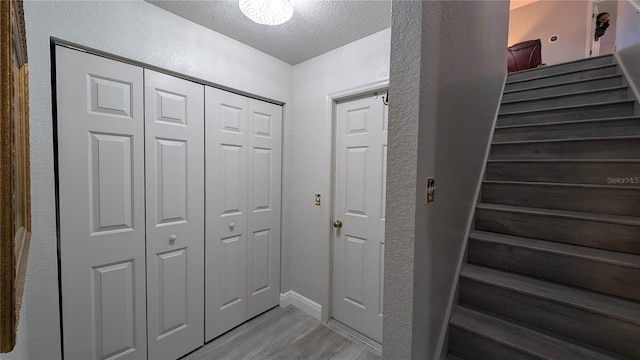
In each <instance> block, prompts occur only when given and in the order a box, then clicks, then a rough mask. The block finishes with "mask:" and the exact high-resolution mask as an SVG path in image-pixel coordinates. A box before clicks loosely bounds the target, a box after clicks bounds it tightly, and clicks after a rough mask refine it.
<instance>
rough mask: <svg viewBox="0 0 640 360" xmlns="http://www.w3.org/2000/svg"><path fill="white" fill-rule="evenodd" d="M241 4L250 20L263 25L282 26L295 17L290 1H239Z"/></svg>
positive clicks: (241, 8)
mask: <svg viewBox="0 0 640 360" xmlns="http://www.w3.org/2000/svg"><path fill="white" fill-rule="evenodd" d="M239 4H240V10H242V12H243V13H244V14H245V15H246V16H247V17H248V18H249V19H251V20H253V21H254V22H257V23H258V24H262V25H280V24H283V23H285V22H287V21H288V20H289V19H291V16H293V3H292V2H291V1H290V0H239Z"/></svg>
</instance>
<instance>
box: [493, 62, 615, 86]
mask: <svg viewBox="0 0 640 360" xmlns="http://www.w3.org/2000/svg"><path fill="white" fill-rule="evenodd" d="M566 64H567V63H564V64H557V65H552V66H546V67H542V68H535V69H528V70H524V71H518V72H515V73H513V74H514V75H516V74H523V73H524V72H526V71H531V72H533V71H537V70H544V69H550V68H552V67H554V66H561V65H566ZM617 66H618V65H617V64H604V65H596V66H591V67H587V68H581V69H570V70H568V71H563V72H559V73H553V74H542V75H540V76H536V77H530V78H525V79H516V80H510V79H509V78H510V77H513V76H511V74H509V75H508V76H507V82H506V84H507V85H511V84H517V83H522V82H527V81H531V80H538V79H546V78H551V77H556V76H561V75H566V74H573V73H579V72H583V71H589V70H597V69H603V68H611V67H617Z"/></svg>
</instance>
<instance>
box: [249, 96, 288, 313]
mask: <svg viewBox="0 0 640 360" xmlns="http://www.w3.org/2000/svg"><path fill="white" fill-rule="evenodd" d="M249 110H250V111H249V124H248V130H249V153H248V174H247V177H248V184H247V185H248V189H247V193H248V194H249V198H248V201H249V208H248V209H249V219H248V226H249V229H248V230H249V231H248V232H247V234H248V239H247V240H248V243H247V246H248V270H247V271H248V284H247V285H248V289H247V290H248V293H247V295H248V297H247V318H252V317H254V316H256V315H258V314H260V313H262V312H264V311H267V310H269V309H271V308H272V307H274V306H276V305H278V303H279V302H280V176H281V175H280V174H281V171H280V167H281V144H282V142H281V139H280V136H281V128H282V107H281V106H278V105H274V104H270V103H267V102H264V101H259V100H254V99H250V100H249Z"/></svg>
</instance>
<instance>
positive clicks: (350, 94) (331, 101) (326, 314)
mask: <svg viewBox="0 0 640 360" xmlns="http://www.w3.org/2000/svg"><path fill="white" fill-rule="evenodd" d="M388 89H389V77H384V78H382V79H379V80H377V81H374V82H370V83H366V84H363V85H360V86H357V87H353V88H349V89H346V90H342V91H338V92H334V93H330V94H328V95H327V97H326V103H327V105H326V106H327V112H326V114H327V122H328V123H329V124H331V126H330V129H331V164H330V166H331V186H330V196H329V198H327V200H328V202H327V205H328V206H329V223H327V226H329V227H330V229H333V227H332V225H331V224H332V223H333V219H334V218H335V214H334V205H335V202H336V199H335V196H336V195H335V194H336V181H337V179H336V176H337V173H336V141H337V134H336V131H337V103H338V102H340V101H343V100H347V99H350V98H356V97H360V96H366V95H372V94H374V93H376V92H380V95H378V96H380V97H381V96H382V95H383V94H382V92H388ZM387 96H388V95H387ZM380 101H382V99H380ZM328 240H329V247H328V250H329V253H328V254H327V259H329V266H328V273H327V274H326V275H327V277H326V283H325V286H326V289H327V291H326V292H325V297H324V299H322V300H323V303H322V315H321V320H322V322H323V323H325V324H326V323H328V322H329V320H330V319H332V315H331V314H332V313H333V308H332V307H333V304H332V300H331V299H332V297H333V260H334V259H333V258H334V255H333V253H334V244H335V233H334V232H333V231H330V232H329V239H328ZM383 321H384V320H383Z"/></svg>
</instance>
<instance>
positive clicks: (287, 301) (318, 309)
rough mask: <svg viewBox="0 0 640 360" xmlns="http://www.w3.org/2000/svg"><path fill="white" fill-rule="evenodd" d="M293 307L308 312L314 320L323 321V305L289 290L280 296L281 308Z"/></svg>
mask: <svg viewBox="0 0 640 360" xmlns="http://www.w3.org/2000/svg"><path fill="white" fill-rule="evenodd" d="M289 305H293V306H295V307H297V308H298V309H300V310H302V311H304V312H306V313H307V314H309V315H311V316H313V317H314V318H316V319H318V320H320V321H322V320H321V319H322V305H320V304H318V303H317V302H315V301H313V300H310V299H307V298H306V297H304V296H302V295H300V294H298V293H297V292H295V291H293V290H289V291H287V292H286V293H284V294H280V307H287V306H289Z"/></svg>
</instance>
